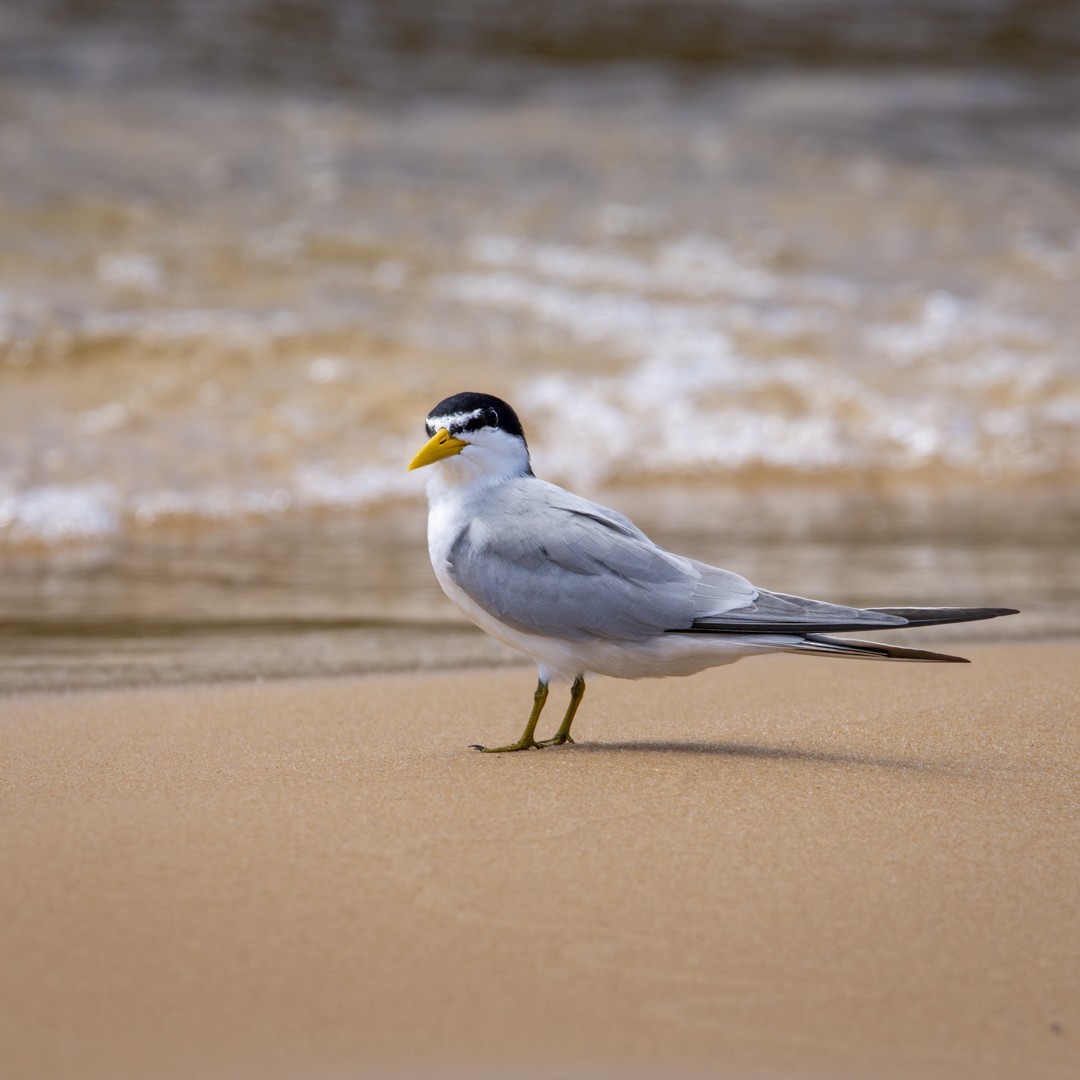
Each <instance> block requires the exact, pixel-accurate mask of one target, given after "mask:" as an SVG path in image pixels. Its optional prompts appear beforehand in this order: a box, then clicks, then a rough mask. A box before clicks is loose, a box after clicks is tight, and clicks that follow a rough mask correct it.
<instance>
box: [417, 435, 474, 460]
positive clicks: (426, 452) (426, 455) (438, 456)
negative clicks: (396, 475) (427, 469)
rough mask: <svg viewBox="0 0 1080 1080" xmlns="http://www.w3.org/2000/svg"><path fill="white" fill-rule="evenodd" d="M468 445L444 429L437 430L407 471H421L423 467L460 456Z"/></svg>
mask: <svg viewBox="0 0 1080 1080" xmlns="http://www.w3.org/2000/svg"><path fill="white" fill-rule="evenodd" d="M468 445H469V444H468V443H467V442H465V440H464V439H455V438H454V436H453V435H451V434H450V432H449V431H447V430H446V428H439V430H438V431H436V432H435V434H434V435H432V436H431V438H430V439H428V441H427V442H426V443H425V444H424V445H423V446H422V447H421V448H420V453H418V454H417V455H416V457H414V458H413V459H412V461H411V462H410V463H409V469H422V468H423V467H424V466H425V465H431V464H432V463H434V462H436V461H442V459H443V458H448V457H452V456H453V455H454V454H460V453H461V451H462V450H463V449H464V448H465V447H466V446H468Z"/></svg>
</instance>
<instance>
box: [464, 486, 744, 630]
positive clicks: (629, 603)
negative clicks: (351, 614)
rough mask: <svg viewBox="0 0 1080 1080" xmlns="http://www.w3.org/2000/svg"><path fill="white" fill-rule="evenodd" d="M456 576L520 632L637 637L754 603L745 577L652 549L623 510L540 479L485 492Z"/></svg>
mask: <svg viewBox="0 0 1080 1080" xmlns="http://www.w3.org/2000/svg"><path fill="white" fill-rule="evenodd" d="M449 562H450V567H449V569H450V573H451V574H452V575H453V578H454V580H455V582H456V583H457V584H458V585H459V586H460V587H461V588H462V589H463V590H464V591H465V592H466V593H467V594H468V595H469V596H470V597H471V598H472V599H473V600H475V601H476V602H477V603H478V604H480V605H481V606H482V607H483V608H485V609H486V610H488V611H490V612H491V613H492V614H493V615H496V616H497V617H498V618H499V619H501V620H502V621H503V622H505V623H508V624H509V625H510V626H513V627H514V628H516V629H518V630H522V631H525V632H527V633H533V634H546V635H550V636H553V637H560V638H564V639H569V640H583V639H586V638H593V637H599V638H606V639H608V640H613V641H638V640H642V639H644V638H647V637H652V636H653V635H655V634H659V633H663V632H664V631H665V630H671V629H689V628H690V627H691V626H692V625H693V623H694V619H695V616H696V615H697V614H698V613H699V612H703V611H704V610H708V611H710V612H721V611H725V610H729V609H731V608H737V607H741V606H744V605H746V604H749V603H751V602H752V601H753V599H754V598H755V597H756V596H757V590H756V589H755V588H754V586H753V585H751V584H750V582H749V581H747V580H746V579H745V578H742V577H739V575H738V574H730V573H728V572H727V571H723V570H715V569H713V568H712V567H707V568H705V569H708V571H709V584H708V587H707V598H706V599H703V598H702V597H699V595H698V589H699V587H700V586H701V585H702V575H701V565H700V564H696V563H694V562H693V561H692V560H690V559H684V558H682V557H681V556H679V555H674V554H672V553H671V552H668V551H665V550H664V549H663V548H661V547H658V546H657V545H656V544H654V543H653V542H652V541H651V540H650V539H649V538H648V537H647V536H645V534H644V533H643V532H641V530H640V529H638V528H637V527H636V526H635V525H634V524H633V523H632V522H631V521H630V520H629V519H628V518H625V517H623V515H622V514H619V513H616V512H615V511H614V510H609V509H607V508H606V507H603V506H599V505H598V504H596V503H592V502H589V501H588V500H587V499H581V498H578V497H577V496H575V495H571V494H570V493H569V492H566V491H563V490H562V489H561V488H557V487H555V486H554V485H552V484H547V483H545V482H543V481H540V480H536V479H534V478H523V479H522V480H521V481H520V482H518V483H511V484H505V485H503V486H502V487H501V488H499V489H498V490H497V491H493V492H489V493H488V495H487V498H486V500H485V502H484V504H483V507H482V509H480V510H479V512H478V513H476V514H475V515H474V516H473V518H472V520H471V522H470V524H469V526H468V528H466V529H465V530H464V531H463V532H462V533H461V535H460V536H459V537H458V539H457V541H456V542H455V544H454V545H453V547H452V548H451V551H450V558H449Z"/></svg>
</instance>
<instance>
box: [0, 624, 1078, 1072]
mask: <svg viewBox="0 0 1080 1080" xmlns="http://www.w3.org/2000/svg"><path fill="white" fill-rule="evenodd" d="M968 655H970V656H971V657H972V658H973V660H974V661H975V662H974V663H973V664H972V666H970V667H957V666H946V665H942V666H929V665H898V664H893V665H884V664H870V663H867V664H859V663H840V662H836V661H823V660H817V659H809V658H808V659H802V658H795V657H785V658H770V659H763V660H760V661H747V662H744V663H742V664H740V665H738V666H737V667H734V668H730V669H727V670H719V671H715V672H711V673H708V674H705V675H701V676H697V677H695V678H693V679H683V680H669V681H666V682H657V683H653V682H649V683H618V682H613V681H609V680H600V679H597V680H595V681H594V682H593V683H592V684H591V685H590V687H589V692H588V694H587V695H586V699H585V703H584V706H583V708H582V712H581V714H580V719H579V721H578V734H579V737H580V738H581V739H582V740H583V742H582V743H581V744H579V745H578V746H575V747H567V748H562V749H557V750H545V751H542V752H530V753H528V754H515V755H506V756H487V755H481V754H477V753H476V752H474V751H470V750H469V749H468V748H467V747H468V744H469V743H470V742H474V741H476V740H483V741H496V740H501V741H508V740H510V739H512V738H515V737H516V736H517V735H518V733H519V730H520V727H521V724H522V721H523V719H524V715H525V713H526V712H527V709H528V706H529V704H530V702H531V692H532V675H531V674H530V672H529V671H528V670H526V669H524V668H522V669H511V670H500V671H470V672H467V673H462V674H447V675H433V676H432V675H411V676H401V677H376V678H367V679H340V680H332V681H311V682H289V683H267V684H249V685H239V686H215V687H190V688H184V689H180V690H172V689H170V690H160V691H158V690H152V691H133V690H129V691H123V692H115V693H112V692H110V693H93V694H89V693H87V694H71V695H55V696H39V697H24V698H8V699H6V700H3V701H0V751H2V758H0V805H2V813H3V829H2V833H0V867H2V880H0V964H2V967H0V1075H2V1076H3V1077H4V1078H6V1080H39V1078H65V1080H67V1078H77V1080H97V1078H109V1080H129V1078H130V1080H158V1078H172V1077H177V1078H179V1077H184V1078H190V1077H200V1078H211V1080H213V1078H232V1077H237V1078H251V1080H256V1078H257V1080H275V1078H279V1077H280V1078H305V1080H313V1078H346V1077H484V1078H496V1077H531V1078H537V1077H559V1078H573V1077H588V1078H593V1077H596V1078H600V1077H667V1076H709V1077H745V1078H750V1077H753V1078H757V1077H790V1078H804V1077H806V1078H809V1077H815V1078H816V1077H837V1078H846V1077H873V1078H881V1080H888V1078H893V1077H919V1078H922V1077H927V1078H933V1077H950V1078H951V1077H972V1078H976V1077H977V1078H993V1077H1010V1078H1014V1077H1015V1078H1025V1080H1026V1078H1040V1077H1062V1078H1065V1077H1069V1078H1070V1080H1071V1078H1075V1077H1076V1076H1078V1075H1080V842H1078V841H1080V829H1078V825H1080V822H1078V798H1080V796H1078V776H1080V770H1078V764H1080V739H1078V734H1077V732H1078V722H1077V717H1078V715H1080V645H1077V644H1058V645H1008V646H1000V645H999V646H980V647H973V648H971V649H970V650H969V651H968ZM560 698H561V694H560ZM561 705H562V701H561V700H559V701H558V702H557V703H556V701H555V698H554V695H553V701H552V704H551V705H550V706H549V708H550V709H551V712H552V715H551V716H550V718H549V721H548V725H547V726H548V727H550V728H553V727H554V725H555V723H556V722H557V720H558V714H559V711H560V709H561Z"/></svg>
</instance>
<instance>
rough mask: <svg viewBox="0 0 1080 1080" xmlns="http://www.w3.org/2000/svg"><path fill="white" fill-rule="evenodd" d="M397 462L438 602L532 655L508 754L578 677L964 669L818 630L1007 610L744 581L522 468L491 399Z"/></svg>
mask: <svg viewBox="0 0 1080 1080" xmlns="http://www.w3.org/2000/svg"><path fill="white" fill-rule="evenodd" d="M426 430H427V434H428V436H429V438H428V442H427V443H426V444H425V445H424V446H423V447H422V448H421V449H420V451H419V453H418V454H417V455H416V457H414V458H413V460H412V462H411V464H410V465H409V468H410V469H419V468H422V467H424V466H429V465H430V466H434V468H433V469H432V475H431V478H430V480H429V481H428V485H427V495H428V551H429V553H430V555H431V564H432V567H433V568H434V570H435V576H436V577H437V578H438V581H439V584H440V585H441V586H442V588H443V591H444V592H445V593H446V595H447V596H448V597H449V598H450V600H451V601H453V603H454V604H455V605H456V606H457V607H458V608H459V609H460V610H461V611H462V612H463V613H464V615H465V616H466V617H467V618H469V619H470V620H472V622H474V623H476V625H477V626H479V627H480V628H481V629H482V630H485V631H487V633H489V634H491V635H492V636H493V637H495V638H498V639H499V640H500V641H502V642H505V643H506V644H507V645H509V646H511V647H512V648H514V649H517V650H519V651H520V652H523V653H524V654H525V655H526V656H529V657H531V659H532V660H533V661H534V662H535V663H536V666H537V669H538V674H539V679H538V681H537V684H536V692H535V694H534V696H533V707H532V712H531V713H530V714H529V719H528V721H527V722H526V724H525V730H524V731H523V732H522V734H521V738H520V739H518V740H517V742H515V743H511V744H510V745H508V746H495V747H487V746H479V745H477V746H475V749H477V750H483V751H485V752H487V753H507V752H511V751H516V750H529V749H533V748H539V747H544V746H559V745H562V744H563V743H572V742H573V741H574V740H573V739H572V738H571V737H570V727H571V725H572V724H573V722H574V716H575V714H576V713H577V709H578V706H579V705H580V704H581V699H582V696H583V695H584V693H585V676H586V675H610V676H614V677H615V678H619V679H642V678H661V677H664V676H669V675H692V674H694V673H696V672H699V671H704V670H705V669H706V668H711V667H718V666H719V665H721V664H730V663H733V662H734V661H736V660H740V659H742V658H743V657H745V656H756V655H761V654H765V653H776V652H786V653H800V654H801V653H807V654H811V655H815V656H845V657H858V658H862V659H876V660H909V661H910V660H921V661H936V662H943V663H961V664H966V663H968V661H967V660H965V659H964V658H963V657H959V656H947V655H945V654H943V653H934V652H926V651H924V650H921V649H907V648H903V647H901V646H897V645H889V644H885V643H883V642H876V641H861V640H857V639H850V638H835V637H832V636H830V635H831V634H832V633H836V632H839V631H853V630H854V631H860V630H884V629H897V628H900V627H904V626H932V625H935V624H939V623H953V622H970V621H974V620H977V619H992V618H995V617H997V616H999V615H1015V614H1016V613H1017V612H1016V610H1015V609H1013V608H989V607H985V608H957V607H929V608H928V607H878V608H854V607H846V606H844V605H842V604H830V603H825V602H823V601H820V600H807V599H805V598H803V597H800V596H789V595H787V594H785V593H776V592H769V591H767V590H765V589H760V588H757V587H756V586H754V585H752V584H751V583H750V582H749V581H747V579H746V578H744V577H740V576H739V575H738V574H736V573H733V572H732V571H730V570H721V569H720V568H719V567H716V566H710V565H708V564H707V563H703V562H698V561H697V560H695V559H688V558H684V557H683V556H682V555H676V554H674V553H673V552H670V551H666V550H664V548H662V547H660V546H659V545H657V544H655V543H653V542H652V541H651V540H650V539H649V538H648V537H647V536H646V535H645V534H644V533H643V532H642V531H641V530H640V529H639V528H638V527H637V526H636V525H635V524H634V523H633V522H632V521H630V520H629V518H627V517H624V516H623V515H622V514H620V513H618V512H617V511H615V510H610V509H608V508H607V507H606V506H601V505H599V504H598V503H595V502H590V501H589V500H588V499H584V498H582V497H581V496H578V495H574V494H572V493H571V492H569V491H566V490H564V489H563V488H561V487H557V486H556V485H555V484H549V483H547V482H546V481H544V480H541V479H539V478H538V477H537V476H536V475H535V474H534V473H533V471H532V465H531V462H530V457H529V447H528V444H527V442H526V441H525V432H524V431H523V429H522V426H521V421H520V420H519V419H518V416H517V413H515V412H514V410H513V409H512V408H511V407H510V406H509V405H508V404H507V403H506V402H505V401H502V400H500V399H499V398H497V397H493V396H492V395H490V394H479V393H461V394H454V395H453V396H452V397H448V398H446V399H445V400H443V401H440V402H439V404H438V405H436V406H435V408H434V409H432V410H431V412H430V413H429V414H428V416H427V420H426ZM553 680H559V681H566V682H570V683H571V690H570V704H569V707H568V708H567V710H566V714H565V715H564V717H563V720H562V723H561V724H560V725H559V728H558V730H557V731H556V732H555V734H554V735H553V736H552V737H551V738H548V739H537V738H536V734H535V733H536V725H537V722H538V721H539V719H540V713H541V711H542V710H543V708H544V704H545V702H546V701H547V697H548V685H549V683H551V682H552V681H553Z"/></svg>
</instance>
